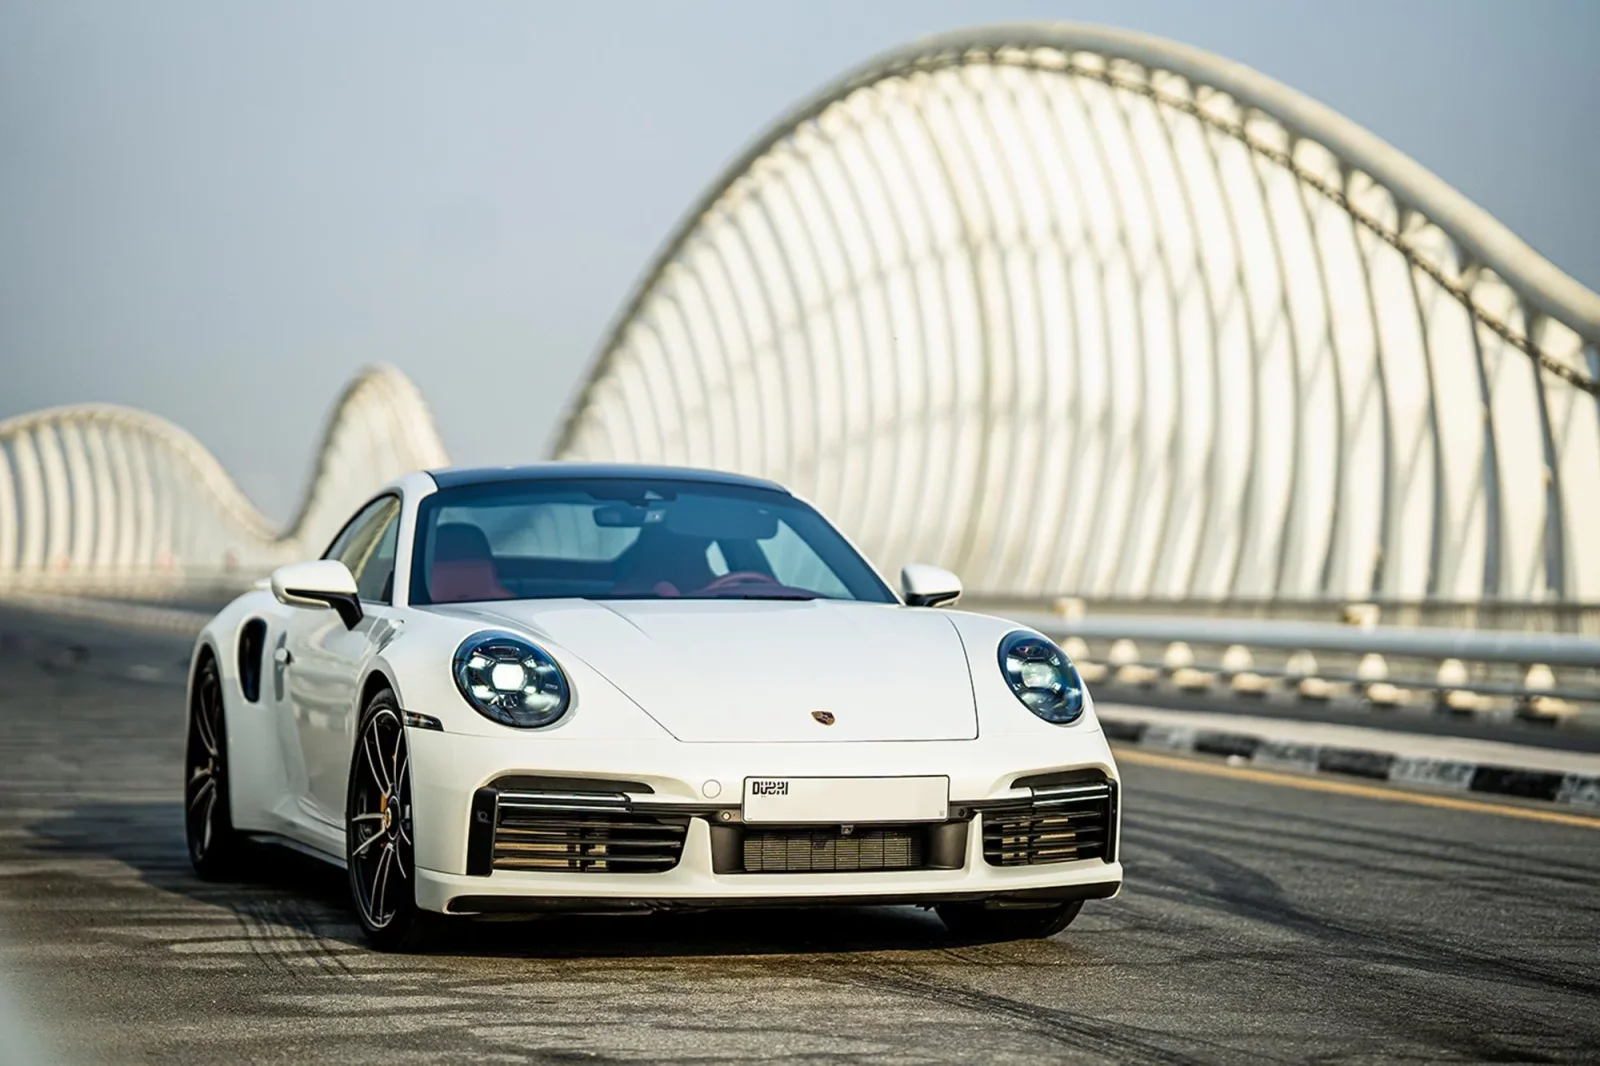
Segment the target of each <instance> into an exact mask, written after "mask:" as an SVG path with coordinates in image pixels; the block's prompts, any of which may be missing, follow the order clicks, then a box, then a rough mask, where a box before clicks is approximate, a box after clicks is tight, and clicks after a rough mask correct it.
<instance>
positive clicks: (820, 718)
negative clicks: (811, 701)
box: [811, 711, 834, 725]
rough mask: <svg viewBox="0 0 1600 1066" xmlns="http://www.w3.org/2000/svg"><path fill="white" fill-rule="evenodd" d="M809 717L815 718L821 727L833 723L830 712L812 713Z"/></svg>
mask: <svg viewBox="0 0 1600 1066" xmlns="http://www.w3.org/2000/svg"><path fill="white" fill-rule="evenodd" d="M811 717H813V718H815V719H816V720H817V722H818V723H819V724H821V725H832V724H833V722H834V718H833V712H832V711H812V712H811Z"/></svg>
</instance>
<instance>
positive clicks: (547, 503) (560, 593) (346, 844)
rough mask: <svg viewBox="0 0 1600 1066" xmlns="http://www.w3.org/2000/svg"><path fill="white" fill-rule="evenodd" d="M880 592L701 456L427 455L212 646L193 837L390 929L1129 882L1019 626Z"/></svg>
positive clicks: (1106, 791)
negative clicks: (318, 874)
mask: <svg viewBox="0 0 1600 1066" xmlns="http://www.w3.org/2000/svg"><path fill="white" fill-rule="evenodd" d="M901 585H902V593H901V595H900V596H898V597H897V596H896V595H895V594H894V592H893V591H891V589H890V588H889V587H888V586H887V585H886V584H885V583H884V581H883V579H882V578H881V577H880V576H879V575H878V574H877V573H876V572H875V571H874V570H873V568H872V566H871V565H869V564H868V563H867V561H866V560H865V559H864V558H862V556H861V555H860V553H859V552H857V551H856V550H855V549H854V548H853V547H852V546H851V545H850V543H849V542H848V541H847V540H846V539H845V538H844V537H843V536H842V535H841V534H840V533H839V532H838V531H837V530H836V529H834V528H833V527H832V526H831V525H829V524H828V522H827V521H826V520H825V519H824V518H823V517H822V516H821V515H819V514H818V513H817V512H816V511H815V510H814V509H813V508H812V507H810V506H809V505H807V504H806V503H804V502H802V501H801V500H799V499H797V498H796V497H794V496H792V495H791V494H790V493H788V492H787V491H785V490H784V489H783V488H781V487H780V486H778V485H775V484H772V483H770V482H766V481H760V480H756V479H753V478H747V477H740V476H736V475H731V474H721V473H712V472H709V471H698V470H680V469H671V468H665V467H646V466H633V467H623V466H590V465H583V464H571V463H559V464H558V463H551V464H544V465H537V466H528V467H516V468H500V469H491V470H445V471H436V472H432V473H416V474H411V475H409V476H407V477H405V478H402V479H401V480H400V481H398V482H396V483H394V484H393V485H391V486H390V487H388V488H386V489H385V490H384V491H383V492H381V493H379V494H378V495H377V496H376V497H375V498H374V499H373V500H372V501H371V502H369V503H367V504H366V505H365V506H364V507H362V508H361V509H360V510H359V511H358V512H357V513H356V515H355V517H353V518H351V519H350V521H349V522H348V523H347V524H346V525H345V527H344V529H343V530H342V531H341V532H340V533H339V535H338V536H337V537H335V538H334V540H333V543H332V544H331V545H330V546H329V548H328V550H327V552H326V553H324V555H323V557H322V559H320V560H318V561H314V562H304V563H294V564H291V565H288V566H284V567H282V568H280V569H279V570H277V571H276V572H275V573H274V574H273V575H272V579H271V590H270V591H268V590H267V589H266V588H265V587H262V588H259V589H257V590H256V591H252V592H248V593H246V594H244V595H242V596H240V597H239V598H238V599H236V600H235V601H233V603H231V604H229V605H228V606H227V607H226V608H224V609H223V610H222V611H221V612H220V613H219V614H218V615H217V616H216V618H214V619H213V620H212V621H211V623H210V624H209V625H207V626H206V627H205V629H204V631H203V632H202V633H201V634H200V637H199V639H198V641H197V642H196V645H195V650H194V660H193V666H192V669H191V674H190V678H191V680H190V686H189V697H188V715H187V723H188V734H187V735H188V743H187V757H186V764H185V775H184V782H185V783H184V790H185V797H184V800H185V810H186V812H187V818H186V825H187V834H188V841H189V852H190V856H191V858H192V859H193V862H194V866H195V869H196V870H197V871H198V872H199V873H200V875H201V876H203V877H224V876H228V875H229V874H230V872H231V871H235V870H236V869H237V867H236V865H235V863H236V860H237V859H238V858H239V857H240V855H241V853H242V849H243V848H244V847H245V845H246V843H247V841H249V840H251V839H260V840H268V841H273V842H277V843H281V844H288V845H289V846H292V847H296V848H298V849H300V850H305V851H309V852H310V853H312V854H314V855H316V856H318V857H320V858H323V859H326V860H329V861H331V862H334V863H339V864H342V865H344V866H345V867H346V869H347V870H348V871H349V878H350V889H351V894H352V895H353V897H354V901H355V909H356V912H357V914H358V915H359V916H360V920H361V924H362V925H363V927H364V928H365V929H366V932H367V934H368V936H369V937H370V939H371V941H372V942H373V943H374V944H375V945H377V946H379V947H383V948H390V949H394V948H406V947H413V946H416V945H418V944H420V943H421V942H422V941H423V940H425V939H427V938H428V936H429V935H430V933H431V932H432V931H435V930H437V929H438V928H439V927H440V925H441V923H442V921H443V918H442V916H445V915H472V914H490V913H497V914H498V913H506V912H537V911H549V910H582V911H604V910H631V909H654V910H665V909H691V908H702V907H711V906H719V905H758V906H759V905H765V906H792V905H810V904H865V903H894V904H919V905H922V906H931V907H935V908H937V910H938V913H939V916H940V917H941V918H942V919H943V920H944V922H945V924H946V925H948V926H949V927H950V929H951V930H952V931H954V932H955V933H956V934H958V935H960V936H966V937H972V938H983V939H993V938H1008V937H1034V936H1048V935H1051V934H1053V933H1056V932H1058V931H1059V930H1061V929H1063V928H1064V927H1065V926H1066V925H1067V923H1068V922H1070V921H1071V920H1072V919H1073V918H1074V917H1075V916H1076V915H1077V913H1078V911H1079V909H1080V908H1081V907H1082V905H1083V901H1084V900H1086V899H1100V898H1104V897H1108V896H1112V895H1115V894H1116V892H1117V891H1118V889H1119V888H1120V887H1121V884H1122V866H1121V864H1120V863H1119V862H1118V856H1117V840H1118V831H1119V816H1118V783H1117V769H1116V764H1115V763H1114V762H1113V761H1112V758H1111V752H1110V750H1109V748H1108V747H1107V745H1106V740H1105V737H1104V735H1103V734H1102V732H1101V730H1100V726H1099V724H1098V723H1097V722H1096V720H1095V714H1094V707H1093V703H1092V701H1091V700H1090V698H1089V694H1088V693H1087V692H1086V691H1085V689H1084V686H1083V683H1082V681H1081V679H1080V678H1079V676H1078V673H1077V670H1076V669H1075V668H1074V667H1073V665H1072V663H1071V662H1070V661H1069V660H1068V658H1067V656H1066V655H1065V654H1063V653H1062V652H1061V650H1060V649H1059V648H1057V647H1056V646H1055V645H1054V644H1052V643H1051V642H1050V641H1049V640H1047V639H1046V638H1045V637H1043V636H1041V635H1040V634H1038V633H1035V632H1032V631H1029V630H1025V629H1019V628H1018V627H1017V626H1016V625H1014V624H1012V623H1009V622H1006V621H1003V620H1001V619H998V618H990V617H986V616H983V615H977V614H968V613H964V612H957V611H950V610H937V609H935V608H938V607H939V606H941V605H945V604H949V603H952V602H953V601H954V600H955V599H956V598H957V597H958V596H959V595H960V592H961V585H960V582H959V580H958V579H957V578H956V577H955V576H954V575H953V574H950V573H948V572H947V571H944V570H939V569H937V568H935V567H929V566H908V567H906V569H905V571H904V572H903V574H902V578H901Z"/></svg>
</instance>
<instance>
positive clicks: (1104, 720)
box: [1100, 714, 1600, 810]
mask: <svg viewBox="0 0 1600 1066" xmlns="http://www.w3.org/2000/svg"><path fill="white" fill-rule="evenodd" d="M1100 725H1101V728H1103V729H1104V730H1105V734H1106V736H1107V737H1108V738H1109V739H1111V740H1113V741H1120V742H1121V743H1124V744H1135V745H1138V746H1139V747H1141V748H1154V749H1160V750H1164V751H1187V752H1198V753H1200V754H1202V755H1221V756H1224V757H1227V758H1229V759H1241V760H1244V761H1246V762H1248V763H1249V764H1250V765H1251V766H1254V767H1258V768H1260V769H1263V770H1292V771H1297V772H1300V773H1313V774H1331V775H1336V776H1340V777H1358V778H1364V779H1366V780H1369V781H1388V782H1392V783H1394V784H1399V785H1422V786H1425V787H1428V788H1437V789H1442V790H1445V791H1450V792H1477V793H1485V794H1488V795H1498V796H1514V797H1516V798H1518V799H1529V800H1540V801H1543V802H1546V803H1558V804H1563V805H1566V806H1572V807H1584V808H1588V809H1591V810H1600V775H1589V774H1574V773H1558V772H1555V771H1550V770H1540V769H1530V768H1527V767H1518V766H1507V765H1503V764H1489V763H1478V762H1463V761H1460V760H1457V759H1448V758H1432V757H1427V756H1414V755H1399V754H1396V753H1395V752H1392V751H1382V750H1375V749H1372V748H1358V747H1347V746H1343V745H1330V744H1297V743H1293V742H1286V741H1284V740H1281V739H1277V738H1270V737H1263V736H1258V735H1255V734H1252V733H1249V732H1246V731H1234V730H1216V729H1205V728H1201V727H1188V726H1182V725H1171V724H1168V723H1164V722H1150V721H1141V720H1135V719H1123V718H1117V717H1115V716H1113V715H1109V714H1102V715H1101V716H1100Z"/></svg>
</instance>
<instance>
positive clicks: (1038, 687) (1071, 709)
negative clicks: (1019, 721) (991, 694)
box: [1000, 633, 1083, 725]
mask: <svg viewBox="0 0 1600 1066" xmlns="http://www.w3.org/2000/svg"><path fill="white" fill-rule="evenodd" d="M1000 672H1001V673H1002V674H1004V675H1005V679H1006V683H1007V684H1008V685H1010V686H1011V691H1012V692H1014V693H1016V697H1017V699H1019V700H1021V701H1022V702H1023V703H1024V704H1025V705H1026V706H1027V708H1028V710H1030V711H1032V712H1033V713H1034V714H1036V715H1038V716H1039V717H1040V718H1043V719H1044V720H1045V721H1047V722H1054V723H1056V724H1057V725H1066V724H1067V723H1068V722H1075V721H1077V720H1078V716H1079V715H1081V714H1083V679H1082V678H1081V677H1079V676H1078V668H1077V667H1076V666H1073V665H1072V660H1071V659H1069V658H1067V653H1066V652H1064V651H1062V650H1061V649H1060V648H1058V647H1056V646H1055V645H1054V644H1052V643H1050V642H1049V641H1048V640H1045V639H1044V638H1043V637H1041V636H1037V635H1035V634H1033V633H1012V634H1010V635H1009V636H1007V637H1006V638H1005V639H1004V640H1002V641H1001V642H1000Z"/></svg>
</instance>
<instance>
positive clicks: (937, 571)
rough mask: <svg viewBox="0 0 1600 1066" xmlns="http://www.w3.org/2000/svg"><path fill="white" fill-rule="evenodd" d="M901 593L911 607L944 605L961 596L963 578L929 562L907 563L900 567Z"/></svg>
mask: <svg viewBox="0 0 1600 1066" xmlns="http://www.w3.org/2000/svg"><path fill="white" fill-rule="evenodd" d="M900 595H901V596H903V597H904V598H905V601H906V605H907V606H909V607H943V606H945V605H946V604H951V603H954V602H956V601H957V600H959V599H960V598H961V579H960V578H959V577H956V575H954V574H952V573H951V572H950V571H948V570H946V569H944V568H943V567H939V566H929V565H928V564H927V563H907V564H906V565H905V566H904V567H902V568H901V569H900Z"/></svg>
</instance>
